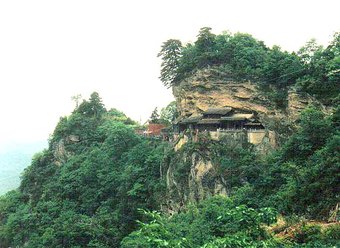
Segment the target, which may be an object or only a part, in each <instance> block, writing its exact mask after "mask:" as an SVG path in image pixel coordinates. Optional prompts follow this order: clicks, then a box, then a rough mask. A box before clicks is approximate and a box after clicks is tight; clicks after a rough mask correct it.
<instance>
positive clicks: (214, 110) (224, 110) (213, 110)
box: [203, 107, 232, 115]
mask: <svg viewBox="0 0 340 248" xmlns="http://www.w3.org/2000/svg"><path fill="white" fill-rule="evenodd" d="M231 110H232V108H230V107H226V108H209V109H207V110H206V111H204V112H203V115H226V114H228V113H229V112H230V111H231Z"/></svg>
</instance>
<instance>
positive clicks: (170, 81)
mask: <svg viewBox="0 0 340 248" xmlns="http://www.w3.org/2000/svg"><path fill="white" fill-rule="evenodd" d="M181 49H182V43H181V42H180V41H179V40H174V39H170V40H168V41H166V42H164V43H163V45H162V49H161V51H160V52H159V54H158V57H161V59H162V64H161V76H160V80H161V81H162V82H163V84H164V85H165V86H166V87H168V88H169V87H171V86H173V85H174V84H176V82H178V66H179V58H180V57H181Z"/></svg>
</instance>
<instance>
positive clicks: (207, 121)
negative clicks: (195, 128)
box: [197, 119, 220, 124]
mask: <svg viewBox="0 0 340 248" xmlns="http://www.w3.org/2000/svg"><path fill="white" fill-rule="evenodd" d="M219 123H220V120H219V119H203V120H200V121H199V122H198V123H197V124H219Z"/></svg>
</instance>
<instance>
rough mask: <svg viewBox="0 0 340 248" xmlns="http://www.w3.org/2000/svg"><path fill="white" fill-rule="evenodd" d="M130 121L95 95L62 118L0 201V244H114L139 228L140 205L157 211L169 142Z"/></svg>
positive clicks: (54, 247)
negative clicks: (136, 128)
mask: <svg viewBox="0 0 340 248" xmlns="http://www.w3.org/2000/svg"><path fill="white" fill-rule="evenodd" d="M131 124H134V123H133V122H132V121H131V120H129V119H128V118H127V117H126V116H125V115H123V114H122V113H121V112H119V111H116V110H110V111H106V109H105V108H104V106H103V104H102V103H101V100H100V98H99V96H98V95H97V94H93V95H92V96H91V98H90V100H89V101H84V102H83V103H81V104H80V105H79V107H78V108H77V109H75V111H74V112H73V114H72V115H71V116H69V117H67V118H66V117H65V118H62V119H61V120H60V122H59V124H58V126H57V128H56V130H55V132H54V134H53V135H52V137H51V140H50V148H49V149H48V150H44V151H43V152H41V153H39V154H37V155H35V157H34V158H33V161H32V164H31V166H29V167H28V168H27V169H26V170H25V172H24V175H23V177H22V182H21V186H20V189H19V191H12V192H9V193H8V194H7V195H6V196H4V197H3V198H1V200H0V244H1V245H0V247H9V246H12V247H17V246H18V247H22V246H24V245H25V247H32V248H38V247H53V248H56V247H117V246H118V244H119V242H120V240H121V239H122V238H123V237H124V236H126V235H127V234H128V233H130V232H131V231H132V230H134V228H135V226H136V222H135V220H136V219H137V218H139V217H140V214H139V213H138V212H137V208H145V209H157V208H158V206H159V203H158V201H159V199H161V195H162V192H163V190H164V185H163V184H162V182H161V181H160V175H159V166H160V163H161V162H162V159H163V156H162V154H163V152H164V149H165V148H166V146H167V145H166V144H161V143H160V142H159V141H156V140H149V139H145V138H143V137H140V136H137V135H136V134H135V132H134V129H133V126H131ZM70 135H74V136H77V137H78V139H77V140H76V141H72V140H70V139H69V137H70Z"/></svg>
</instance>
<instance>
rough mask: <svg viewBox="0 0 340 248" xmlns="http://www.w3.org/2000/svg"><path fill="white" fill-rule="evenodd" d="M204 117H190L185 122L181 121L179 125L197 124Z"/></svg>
mask: <svg viewBox="0 0 340 248" xmlns="http://www.w3.org/2000/svg"><path fill="white" fill-rule="evenodd" d="M202 117H203V116H202V115H195V116H190V117H188V118H185V119H183V120H180V121H179V123H182V124H191V123H197V122H198V121H200V120H201V119H202Z"/></svg>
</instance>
